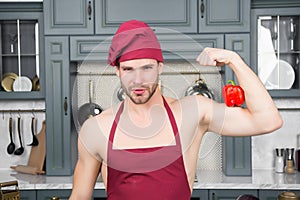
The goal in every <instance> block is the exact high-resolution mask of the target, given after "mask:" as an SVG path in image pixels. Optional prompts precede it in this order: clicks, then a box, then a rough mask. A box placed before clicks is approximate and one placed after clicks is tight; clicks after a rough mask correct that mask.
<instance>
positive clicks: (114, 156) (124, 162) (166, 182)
mask: <svg viewBox="0 0 300 200" xmlns="http://www.w3.org/2000/svg"><path fill="white" fill-rule="evenodd" d="M163 102H164V106H165V109H166V111H167V114H168V118H169V120H170V123H171V126H172V129H173V133H174V136H175V141H176V145H171V146H162V147H150V148H137V149H113V141H114V135H115V131H116V128H117V126H118V122H119V119H120V115H121V113H122V111H123V108H124V102H123V103H122V104H121V106H120V108H119V110H118V112H117V114H116V117H115V120H114V122H113V125H112V128H111V130H110V135H109V142H108V151H107V152H108V165H107V168H108V175H107V197H108V198H107V199H108V200H156V199H157V200H162V199H165V200H167V199H169V200H177V199H178V200H189V199H190V197H191V191H190V187H189V183H188V180H187V175H186V171H185V168H184V163H183V157H182V152H181V143H180V136H179V133H178V128H177V124H176V121H175V118H174V116H173V113H172V111H171V109H170V107H169V105H168V104H167V102H166V100H165V99H164V97H163Z"/></svg>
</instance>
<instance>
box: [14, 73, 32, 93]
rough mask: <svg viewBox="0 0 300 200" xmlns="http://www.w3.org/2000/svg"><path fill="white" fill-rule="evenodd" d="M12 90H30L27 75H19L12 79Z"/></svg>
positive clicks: (30, 85)
mask: <svg viewBox="0 0 300 200" xmlns="http://www.w3.org/2000/svg"><path fill="white" fill-rule="evenodd" d="M13 90H14V91H15V92H23V91H31V90H32V82H31V80H30V79H29V78H28V77H26V76H20V77H18V78H16V80H15V81H14V84H13Z"/></svg>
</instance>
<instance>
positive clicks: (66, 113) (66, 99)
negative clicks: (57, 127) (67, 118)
mask: <svg viewBox="0 0 300 200" xmlns="http://www.w3.org/2000/svg"><path fill="white" fill-rule="evenodd" d="M64 111H65V115H68V112H67V111H68V98H67V97H65V101H64Z"/></svg>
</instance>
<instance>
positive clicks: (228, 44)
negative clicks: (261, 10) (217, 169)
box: [223, 34, 252, 176]
mask: <svg viewBox="0 0 300 200" xmlns="http://www.w3.org/2000/svg"><path fill="white" fill-rule="evenodd" d="M225 48H226V49H229V50H233V51H235V52H237V53H238V54H239V55H240V56H241V57H242V58H243V60H244V61H245V62H246V63H247V64H248V65H250V35H249V34H226V35H225ZM228 80H234V81H235V83H236V84H238V81H237V79H236V77H235V75H234V73H233V71H232V70H231V69H230V68H229V67H226V68H225V77H224V81H225V83H224V84H226V82H227V81H228ZM251 159H252V158H251V137H223V171H224V173H225V174H226V175H229V176H230V175H231V176H238V175H241V176H250V175H251V173H252V169H251Z"/></svg>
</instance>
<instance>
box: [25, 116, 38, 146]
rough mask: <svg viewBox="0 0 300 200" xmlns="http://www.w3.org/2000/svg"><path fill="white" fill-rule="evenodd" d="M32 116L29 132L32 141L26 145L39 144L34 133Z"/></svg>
mask: <svg viewBox="0 0 300 200" xmlns="http://www.w3.org/2000/svg"><path fill="white" fill-rule="evenodd" d="M34 120H35V119H34V117H32V119H31V134H32V143H31V144H28V146H37V145H39V141H38V139H37V137H36V135H35V134H34Z"/></svg>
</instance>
